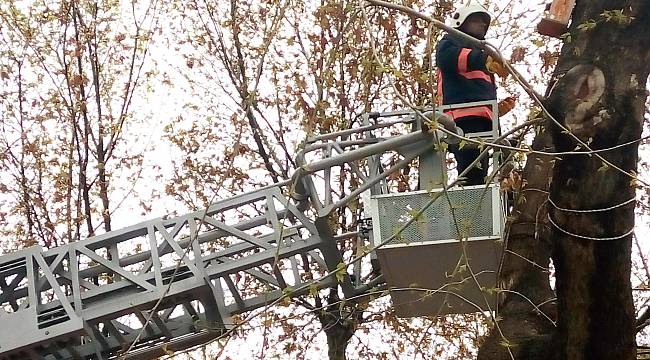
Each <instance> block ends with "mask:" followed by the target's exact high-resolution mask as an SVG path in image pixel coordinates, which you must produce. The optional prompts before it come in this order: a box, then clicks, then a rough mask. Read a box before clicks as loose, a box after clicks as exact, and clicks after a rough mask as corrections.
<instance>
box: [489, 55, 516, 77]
mask: <svg viewBox="0 0 650 360" xmlns="http://www.w3.org/2000/svg"><path fill="white" fill-rule="evenodd" d="M485 68H487V70H488V71H489V72H491V73H493V74H497V75H499V77H500V78H502V79H504V80H505V79H506V78H507V77H508V75H510V73H509V72H508V70H507V69H506V67H505V66H503V64H502V63H501V62H500V61H498V60H494V59H493V58H492V56H489V55H488V57H487V59H486V60H485Z"/></svg>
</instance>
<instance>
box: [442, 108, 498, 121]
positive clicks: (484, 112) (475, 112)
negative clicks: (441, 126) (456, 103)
mask: <svg viewBox="0 0 650 360" xmlns="http://www.w3.org/2000/svg"><path fill="white" fill-rule="evenodd" d="M445 113H446V114H448V115H451V117H452V118H454V120H456V119H459V118H462V117H465V116H480V117H484V118H487V119H488V120H490V121H491V120H492V109H491V108H490V107H489V106H475V107H469V108H464V109H454V110H449V111H446V112H445Z"/></svg>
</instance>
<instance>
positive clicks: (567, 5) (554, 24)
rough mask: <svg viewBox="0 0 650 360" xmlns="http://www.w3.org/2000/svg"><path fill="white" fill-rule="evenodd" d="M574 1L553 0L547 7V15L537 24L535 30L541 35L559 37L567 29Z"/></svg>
mask: <svg viewBox="0 0 650 360" xmlns="http://www.w3.org/2000/svg"><path fill="white" fill-rule="evenodd" d="M575 3H576V1H575V0H553V3H551V5H550V6H548V7H547V9H548V14H547V16H546V17H545V18H544V19H542V21H540V22H539V24H537V31H538V32H539V33H540V34H542V35H547V36H552V37H555V38H559V37H560V36H561V35H562V34H564V33H565V32H566V30H567V27H568V25H569V19H570V18H571V12H572V11H573V6H574V5H575Z"/></svg>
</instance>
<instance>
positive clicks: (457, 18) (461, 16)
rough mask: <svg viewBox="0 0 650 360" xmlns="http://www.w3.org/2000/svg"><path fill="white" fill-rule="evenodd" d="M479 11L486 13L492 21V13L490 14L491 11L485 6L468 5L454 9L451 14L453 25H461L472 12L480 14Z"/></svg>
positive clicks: (457, 26) (454, 26)
mask: <svg viewBox="0 0 650 360" xmlns="http://www.w3.org/2000/svg"><path fill="white" fill-rule="evenodd" d="M479 13H480V14H485V15H486V16H487V17H488V18H489V19H490V21H492V14H490V12H489V11H487V10H486V9H485V8H484V7H483V6H481V5H467V6H464V7H462V8H460V9H458V10H456V11H454V13H453V14H452V15H451V27H453V28H456V29H457V28H459V27H460V26H461V25H463V23H464V22H465V19H467V17H469V16H470V15H472V14H479Z"/></svg>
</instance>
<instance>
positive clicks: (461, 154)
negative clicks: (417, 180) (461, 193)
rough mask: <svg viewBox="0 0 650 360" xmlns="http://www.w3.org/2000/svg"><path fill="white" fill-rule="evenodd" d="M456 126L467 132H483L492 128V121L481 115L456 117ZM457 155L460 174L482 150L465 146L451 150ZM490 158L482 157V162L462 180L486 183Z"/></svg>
mask: <svg viewBox="0 0 650 360" xmlns="http://www.w3.org/2000/svg"><path fill="white" fill-rule="evenodd" d="M456 126H458V127H459V128H461V129H463V132H465V134H467V133H473V132H483V131H490V130H492V122H491V121H490V120H489V119H487V118H484V117H479V116H466V117H462V118H459V119H456ZM451 152H452V153H453V154H454V157H456V163H457V164H458V166H457V167H456V169H457V170H458V175H460V174H461V173H462V172H463V171H465V169H467V168H468V167H469V165H470V164H471V163H472V162H474V160H476V158H478V156H479V154H480V153H481V150H479V149H477V148H473V149H470V148H467V147H463V149H462V150H459V149H455V150H452V151H451ZM488 160H489V157H488V156H487V155H486V156H484V157H483V159H481V161H480V163H478V164H477V165H476V166H474V167H473V168H472V169H470V170H469V171H468V172H467V174H465V175H464V176H463V177H464V178H465V180H464V181H461V184H463V185H467V186H469V185H481V184H484V183H485V177H486V176H487V171H488Z"/></svg>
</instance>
